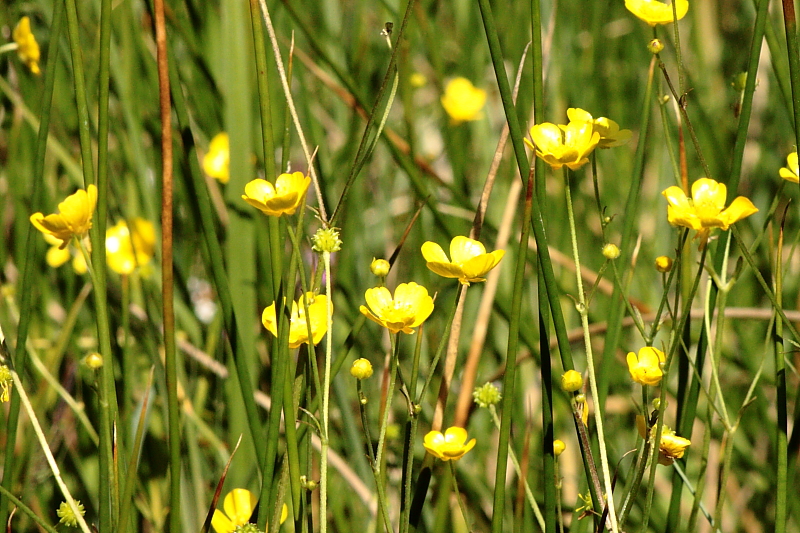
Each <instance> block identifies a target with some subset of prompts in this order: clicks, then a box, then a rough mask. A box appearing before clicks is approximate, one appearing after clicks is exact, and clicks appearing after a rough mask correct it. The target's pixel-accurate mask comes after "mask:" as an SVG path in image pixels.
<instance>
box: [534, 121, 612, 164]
mask: <svg viewBox="0 0 800 533" xmlns="http://www.w3.org/2000/svg"><path fill="white" fill-rule="evenodd" d="M530 133H531V139H533V142H531V141H529V140H528V139H525V142H526V143H527V144H528V146H530V147H531V148H532V149H534V150H535V151H536V155H537V156H538V157H541V158H542V159H544V161H545V163H547V164H548V165H550V166H551V167H553V168H554V169H559V168H561V167H563V166H564V165H567V166H568V167H569V168H571V169H572V170H578V169H579V168H581V167H582V166H583V165H585V164H586V163H588V162H589V158H588V156H589V154H590V153H592V150H594V149H595V147H596V146H597V144H598V143H599V142H600V133H598V132H596V131H594V125H593V123H591V122H570V123H569V124H567V125H566V126H564V125H561V126H556V125H555V124H551V123H549V122H545V123H543V124H537V125H535V126H532V127H531V130H530Z"/></svg>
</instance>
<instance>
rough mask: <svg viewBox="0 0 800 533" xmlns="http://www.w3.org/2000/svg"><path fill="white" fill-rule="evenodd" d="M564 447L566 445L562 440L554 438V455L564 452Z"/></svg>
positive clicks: (565, 447)
mask: <svg viewBox="0 0 800 533" xmlns="http://www.w3.org/2000/svg"><path fill="white" fill-rule="evenodd" d="M566 449H567V445H566V444H564V441H563V440H560V439H556V440H554V441H553V453H554V454H555V455H556V457H558V456H559V455H561V454H562V453H564V450H566Z"/></svg>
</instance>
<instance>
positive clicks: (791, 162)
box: [780, 152, 800, 183]
mask: <svg viewBox="0 0 800 533" xmlns="http://www.w3.org/2000/svg"><path fill="white" fill-rule="evenodd" d="M780 175H781V177H782V178H783V179H785V180H788V181H791V182H793V183H797V182H798V181H800V170H798V167H797V152H792V153H791V154H789V155H788V156H786V166H785V167H783V168H782V169H781V170H780Z"/></svg>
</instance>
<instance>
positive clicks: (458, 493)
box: [447, 460, 474, 531]
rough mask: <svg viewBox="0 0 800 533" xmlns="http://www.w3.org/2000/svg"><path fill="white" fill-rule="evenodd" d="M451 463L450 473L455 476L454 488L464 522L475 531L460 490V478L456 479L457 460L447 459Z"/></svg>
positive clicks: (468, 528)
mask: <svg viewBox="0 0 800 533" xmlns="http://www.w3.org/2000/svg"><path fill="white" fill-rule="evenodd" d="M447 462H448V463H450V475H452V476H453V490H454V491H455V493H456V500H458V508H459V509H461V515H462V516H463V517H464V523H465V524H467V530H468V531H474V529H473V528H472V526H471V525H470V521H469V515H467V508H466V507H465V506H464V500H463V499H462V498H461V491H460V490H458V480H457V479H456V462H455V460H450V461H447Z"/></svg>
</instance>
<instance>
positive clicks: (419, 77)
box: [408, 72, 428, 89]
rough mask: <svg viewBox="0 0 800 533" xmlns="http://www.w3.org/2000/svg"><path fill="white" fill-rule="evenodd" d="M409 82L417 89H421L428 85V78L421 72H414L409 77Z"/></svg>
mask: <svg viewBox="0 0 800 533" xmlns="http://www.w3.org/2000/svg"><path fill="white" fill-rule="evenodd" d="M408 82H409V83H410V84H411V86H412V87H414V88H415V89H419V88H420V87H424V86H425V84H426V83H428V78H426V77H425V74H422V73H421V72H414V73H412V74H411V76H409V78H408Z"/></svg>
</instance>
